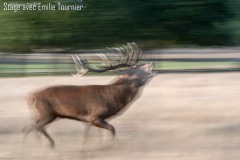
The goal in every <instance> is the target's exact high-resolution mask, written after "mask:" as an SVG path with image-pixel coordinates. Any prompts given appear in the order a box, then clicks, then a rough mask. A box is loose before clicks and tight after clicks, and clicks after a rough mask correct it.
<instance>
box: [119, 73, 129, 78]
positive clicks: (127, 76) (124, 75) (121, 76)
mask: <svg viewBox="0 0 240 160" xmlns="http://www.w3.org/2000/svg"><path fill="white" fill-rule="evenodd" d="M118 77H119V78H121V79H126V78H129V75H128V74H123V75H119V76H118Z"/></svg>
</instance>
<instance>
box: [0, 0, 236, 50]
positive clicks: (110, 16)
mask: <svg viewBox="0 0 240 160" xmlns="http://www.w3.org/2000/svg"><path fill="white" fill-rule="evenodd" d="M0 1H1V7H0V8H1V10H0V15H1V18H0V51H16V52H18V51H19V52H22V51H31V49H36V48H73V49H88V48H104V47H106V46H116V45H121V44H125V43H126V42H136V43H138V44H139V45H140V47H142V48H144V49H146V48H159V47H168V46H176V45H206V46H220V45H221V46H222V45H228V46H229V45H239V44H240V29H239V28H240V21H239V20H240V10H239V7H240V2H239V1H238V0H148V1H137V0H121V1H120V0H101V1H97V0H84V1H82V0H65V1H64V0H42V1H41V3H42V4H44V3H57V2H61V3H63V4H66V5H67V4H74V3H77V4H83V5H84V6H85V8H84V9H83V10H81V11H58V10H55V11H17V12H13V11H6V10H4V5H3V4H4V2H8V3H10V2H17V3H29V2H33V1H26V0H18V1H6V0H0ZM36 2H38V1H36Z"/></svg>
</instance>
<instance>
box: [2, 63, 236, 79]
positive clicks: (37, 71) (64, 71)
mask: <svg viewBox="0 0 240 160" xmlns="http://www.w3.org/2000/svg"><path fill="white" fill-rule="evenodd" d="M93 66H94V65H93ZM233 67H237V65H236V64H235V63H233V62H170V61H163V62H154V70H157V71H168V70H188V69H206V68H208V69H214V68H223V69H224V68H225V69H228V68H233ZM75 73H76V69H75V66H74V65H73V64H58V63H56V64H32V63H28V64H0V77H11V76H41V75H42V76H44V75H71V74H75ZM113 74H117V71H108V72H104V73H91V72H90V73H87V75H113Z"/></svg>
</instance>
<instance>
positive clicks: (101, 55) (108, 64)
mask: <svg viewBox="0 0 240 160" xmlns="http://www.w3.org/2000/svg"><path fill="white" fill-rule="evenodd" d="M96 55H97V56H99V57H100V58H101V59H102V60H103V62H102V64H104V63H105V67H111V66H112V63H111V61H110V60H109V59H108V58H107V56H106V55H105V54H103V53H101V54H96ZM108 62H109V63H108Z"/></svg>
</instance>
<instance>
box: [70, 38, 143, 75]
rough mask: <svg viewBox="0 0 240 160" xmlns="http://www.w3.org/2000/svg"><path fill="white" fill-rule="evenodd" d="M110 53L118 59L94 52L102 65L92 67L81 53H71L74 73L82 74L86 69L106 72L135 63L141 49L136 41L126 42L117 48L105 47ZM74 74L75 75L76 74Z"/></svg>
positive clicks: (139, 56)
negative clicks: (74, 68)
mask: <svg viewBox="0 0 240 160" xmlns="http://www.w3.org/2000/svg"><path fill="white" fill-rule="evenodd" d="M107 50H108V52H109V53H111V55H115V56H116V57H117V58H118V59H117V60H116V61H111V60H110V59H109V58H108V57H107V56H106V55H105V54H96V55H97V56H98V57H100V58H101V60H102V65H103V66H97V67H92V66H91V65H89V63H87V62H86V58H85V57H84V56H83V55H81V57H80V56H78V55H75V56H73V55H72V58H73V60H74V62H75V67H76V70H77V74H76V75H78V76H79V75H80V76H82V75H84V74H85V73H87V72H88V71H90V72H106V71H109V70H114V69H117V68H123V67H130V66H133V65H136V64H137V63H138V61H139V60H140V58H141V57H142V51H141V49H139V48H138V46H137V44H136V43H134V42H133V43H128V44H127V45H123V46H122V47H118V48H107ZM113 62H114V64H113ZM76 75H75V76H76Z"/></svg>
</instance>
